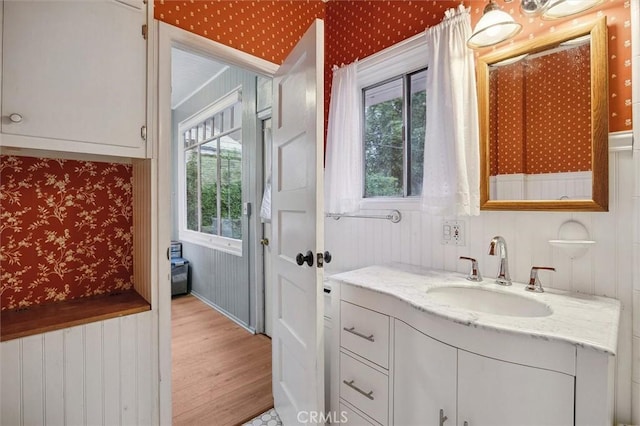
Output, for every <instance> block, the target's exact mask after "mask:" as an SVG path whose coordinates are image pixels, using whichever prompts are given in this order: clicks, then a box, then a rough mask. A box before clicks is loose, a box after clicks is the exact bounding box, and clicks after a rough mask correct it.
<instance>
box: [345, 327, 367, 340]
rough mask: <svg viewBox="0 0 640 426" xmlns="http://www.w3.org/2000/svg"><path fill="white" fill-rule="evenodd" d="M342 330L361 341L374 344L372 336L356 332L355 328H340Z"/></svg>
mask: <svg viewBox="0 0 640 426" xmlns="http://www.w3.org/2000/svg"><path fill="white" fill-rule="evenodd" d="M342 329H343V330H344V331H348V332H349V333H351V334H355V335H356V336H358V337H362V338H363V339H365V340H368V341H370V342H375V340H373V334H371V335H369V336H365V335H364V334H362V333H359V332H357V331H356V328H355V327H351V328H347V327H342Z"/></svg>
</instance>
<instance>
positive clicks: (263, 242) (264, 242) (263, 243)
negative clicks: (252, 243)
mask: <svg viewBox="0 0 640 426" xmlns="http://www.w3.org/2000/svg"><path fill="white" fill-rule="evenodd" d="M260 244H262V245H263V246H265V247H266V246H268V245H269V239H268V238H262V239H261V240H260Z"/></svg>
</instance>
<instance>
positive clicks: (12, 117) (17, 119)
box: [9, 112, 22, 123]
mask: <svg viewBox="0 0 640 426" xmlns="http://www.w3.org/2000/svg"><path fill="white" fill-rule="evenodd" d="M9 120H11V122H12V123H20V122H21V121H22V116H21V115H20V114H16V113H15V112H14V113H13V114H11V115H9Z"/></svg>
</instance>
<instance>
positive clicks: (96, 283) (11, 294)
mask: <svg viewBox="0 0 640 426" xmlns="http://www.w3.org/2000/svg"><path fill="white" fill-rule="evenodd" d="M131 179H132V168H131V166H130V165H127V164H115V163H98V162H87V161H74V160H62V159H43V158H31V157H16V156H6V155H2V156H0V306H1V309H2V310H5V309H16V308H24V307H28V306H31V305H38V304H44V303H49V302H55V301H62V300H68V299H74V298H79V297H86V296H93V295H98V294H104V293H109V292H113V291H118V290H125V289H130V288H132V286H133V252H132V247H133V245H132V244H133V233H132V228H133V203H132V184H131Z"/></svg>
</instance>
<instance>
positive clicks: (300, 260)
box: [296, 250, 313, 266]
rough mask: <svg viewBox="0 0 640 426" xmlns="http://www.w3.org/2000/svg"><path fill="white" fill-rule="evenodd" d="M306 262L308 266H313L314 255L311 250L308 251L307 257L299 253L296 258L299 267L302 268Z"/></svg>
mask: <svg viewBox="0 0 640 426" xmlns="http://www.w3.org/2000/svg"><path fill="white" fill-rule="evenodd" d="M304 262H307V265H309V266H313V253H311V251H310V250H308V251H307V254H306V255H303V254H302V253H298V255H297V256H296V263H297V264H298V265H300V266H302V265H303V264H304Z"/></svg>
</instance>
